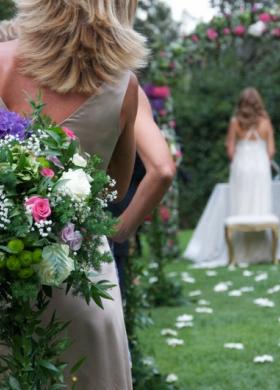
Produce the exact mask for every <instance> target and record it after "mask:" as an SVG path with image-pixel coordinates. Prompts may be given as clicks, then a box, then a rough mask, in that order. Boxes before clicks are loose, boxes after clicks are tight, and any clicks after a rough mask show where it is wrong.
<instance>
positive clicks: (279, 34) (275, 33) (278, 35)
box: [271, 27, 280, 38]
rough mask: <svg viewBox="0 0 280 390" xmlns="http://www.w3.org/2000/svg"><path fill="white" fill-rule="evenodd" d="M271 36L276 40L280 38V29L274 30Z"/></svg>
mask: <svg viewBox="0 0 280 390" xmlns="http://www.w3.org/2000/svg"><path fill="white" fill-rule="evenodd" d="M271 35H272V36H273V37H275V38H280V27H277V28H274V29H273V30H272V31H271Z"/></svg>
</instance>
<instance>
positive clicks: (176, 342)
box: [166, 338, 185, 347]
mask: <svg viewBox="0 0 280 390" xmlns="http://www.w3.org/2000/svg"><path fill="white" fill-rule="evenodd" d="M166 343H167V345H169V346H170V347H177V346H181V345H184V344H185V342H184V340H182V339H176V338H168V339H167V340H166Z"/></svg>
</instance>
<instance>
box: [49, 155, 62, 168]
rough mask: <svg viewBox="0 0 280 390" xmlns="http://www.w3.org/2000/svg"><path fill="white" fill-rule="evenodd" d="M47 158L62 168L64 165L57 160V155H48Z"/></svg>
mask: <svg viewBox="0 0 280 390" xmlns="http://www.w3.org/2000/svg"><path fill="white" fill-rule="evenodd" d="M47 160H49V161H50V162H52V163H53V164H54V165H55V166H56V167H58V168H61V169H64V166H63V164H62V162H61V161H60V160H59V158H58V157H56V156H48V157H47Z"/></svg>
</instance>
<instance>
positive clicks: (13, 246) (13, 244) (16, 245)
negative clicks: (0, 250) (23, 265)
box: [8, 239, 24, 253]
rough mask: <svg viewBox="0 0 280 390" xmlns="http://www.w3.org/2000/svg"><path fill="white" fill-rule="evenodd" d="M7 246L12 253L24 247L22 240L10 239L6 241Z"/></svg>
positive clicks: (18, 251) (20, 250)
mask: <svg viewBox="0 0 280 390" xmlns="http://www.w3.org/2000/svg"><path fill="white" fill-rule="evenodd" d="M8 248H9V249H10V250H11V251H12V252H14V253H20V252H22V251H23V249H24V243H23V241H22V240H18V239H15V240H11V241H9V242H8Z"/></svg>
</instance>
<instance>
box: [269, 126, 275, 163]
mask: <svg viewBox="0 0 280 390" xmlns="http://www.w3.org/2000/svg"><path fill="white" fill-rule="evenodd" d="M267 131H268V137H267V152H268V155H269V158H270V159H271V160H272V159H273V157H274V155H275V153H276V148H275V140H274V130H273V126H272V124H271V121H270V120H269V119H268V120H267Z"/></svg>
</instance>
